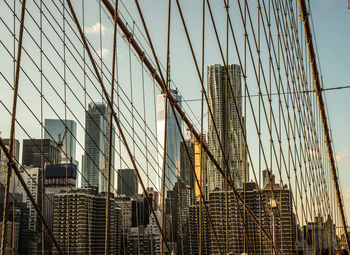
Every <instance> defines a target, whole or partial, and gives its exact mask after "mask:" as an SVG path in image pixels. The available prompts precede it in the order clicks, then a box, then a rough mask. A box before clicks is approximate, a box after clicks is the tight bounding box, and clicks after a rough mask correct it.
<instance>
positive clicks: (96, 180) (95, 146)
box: [81, 102, 115, 192]
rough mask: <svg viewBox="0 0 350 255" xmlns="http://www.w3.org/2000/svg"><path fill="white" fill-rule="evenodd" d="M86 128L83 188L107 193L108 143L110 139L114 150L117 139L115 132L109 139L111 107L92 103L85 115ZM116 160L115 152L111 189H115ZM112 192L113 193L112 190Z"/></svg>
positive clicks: (112, 159)
mask: <svg viewBox="0 0 350 255" xmlns="http://www.w3.org/2000/svg"><path fill="white" fill-rule="evenodd" d="M85 128H86V131H85V154H84V155H83V170H82V172H83V178H82V180H81V183H82V186H83V187H94V188H98V190H99V191H100V192H104V191H107V172H108V160H109V159H108V143H109V139H112V148H114V138H115V135H114V132H112V137H111V138H110V137H109V107H107V105H105V104H104V103H94V102H92V103H90V104H89V108H88V110H87V111H86V114H85ZM112 130H113V126H112ZM112 150H113V149H112ZM114 158H115V157H114V152H112V157H111V164H112V169H111V178H110V181H111V187H114ZM111 192H113V189H112V188H111Z"/></svg>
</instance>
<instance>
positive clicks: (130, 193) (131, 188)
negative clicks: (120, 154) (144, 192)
mask: <svg viewBox="0 0 350 255" xmlns="http://www.w3.org/2000/svg"><path fill="white" fill-rule="evenodd" d="M117 174H118V194H119V195H125V196H127V197H136V196H137V194H138V182H137V176H136V173H135V170H134V169H118V172H117Z"/></svg>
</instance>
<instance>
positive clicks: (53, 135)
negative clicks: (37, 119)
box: [44, 119, 77, 164]
mask: <svg viewBox="0 0 350 255" xmlns="http://www.w3.org/2000/svg"><path fill="white" fill-rule="evenodd" d="M66 127H67V129H66ZM76 135H77V123H76V122H75V121H74V120H62V121H61V120H59V119H45V131H44V138H45V139H50V140H52V141H54V142H55V143H56V144H57V143H58V142H59V140H62V142H63V146H62V151H63V153H62V162H70V161H71V160H72V163H74V164H76V156H75V152H76V140H75V137H76ZM66 155H67V156H66ZM67 157H68V158H67ZM62 162H61V163H62Z"/></svg>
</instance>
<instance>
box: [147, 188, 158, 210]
mask: <svg viewBox="0 0 350 255" xmlns="http://www.w3.org/2000/svg"><path fill="white" fill-rule="evenodd" d="M146 192H147V194H148V197H149V198H150V200H151V201H152V207H153V210H154V211H157V210H159V208H160V207H159V203H160V193H159V191H157V190H154V189H153V187H147V189H146Z"/></svg>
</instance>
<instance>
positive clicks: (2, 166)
mask: <svg viewBox="0 0 350 255" xmlns="http://www.w3.org/2000/svg"><path fill="white" fill-rule="evenodd" d="M3 142H4V144H5V145H6V148H7V149H8V150H9V149H10V148H9V142H10V140H9V139H3ZM13 145H14V147H13V153H12V155H13V156H14V157H15V158H16V160H18V161H19V150H20V148H19V146H20V145H19V141H18V140H17V139H15V142H14V144H13ZM7 163H8V158H7V157H6V155H5V153H4V152H3V151H2V150H0V183H2V184H5V183H6V173H7V168H8V166H7ZM12 176H14V174H12Z"/></svg>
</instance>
